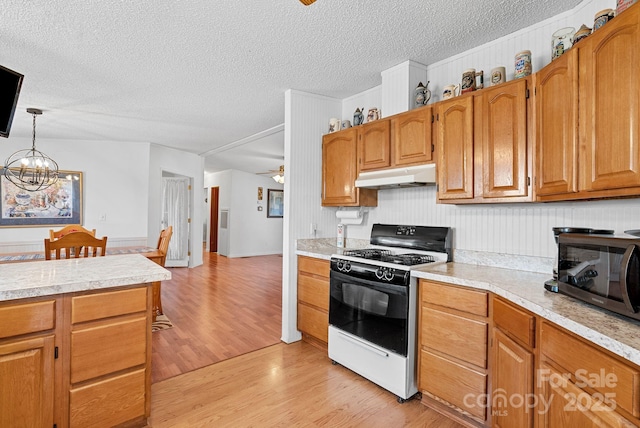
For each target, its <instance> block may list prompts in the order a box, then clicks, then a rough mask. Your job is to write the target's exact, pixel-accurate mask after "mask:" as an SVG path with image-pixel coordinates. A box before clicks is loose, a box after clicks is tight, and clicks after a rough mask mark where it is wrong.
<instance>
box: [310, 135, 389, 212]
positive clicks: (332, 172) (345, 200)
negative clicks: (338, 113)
mask: <svg viewBox="0 0 640 428" xmlns="http://www.w3.org/2000/svg"><path fill="white" fill-rule="evenodd" d="M356 178H358V128H356V127H353V128H349V129H346V130H344V131H339V132H334V133H331V134H327V135H325V136H323V137H322V205H323V206H372V207H373V206H376V205H377V204H378V193H377V191H376V190H372V189H358V188H356V187H355V181H356Z"/></svg>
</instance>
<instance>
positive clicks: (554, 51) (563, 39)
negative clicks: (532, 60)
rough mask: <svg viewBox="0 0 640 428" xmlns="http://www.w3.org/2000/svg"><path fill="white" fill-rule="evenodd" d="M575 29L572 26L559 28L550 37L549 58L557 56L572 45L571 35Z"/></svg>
mask: <svg viewBox="0 0 640 428" xmlns="http://www.w3.org/2000/svg"><path fill="white" fill-rule="evenodd" d="M574 34H575V29H574V28H573V27H565V28H561V29H559V30H558V31H556V32H555V33H553V36H552V38H551V60H552V61H553V60H554V59H556V58H558V57H559V56H560V55H562V54H563V53H565V52H566V51H568V50H569V48H571V46H573V35H574Z"/></svg>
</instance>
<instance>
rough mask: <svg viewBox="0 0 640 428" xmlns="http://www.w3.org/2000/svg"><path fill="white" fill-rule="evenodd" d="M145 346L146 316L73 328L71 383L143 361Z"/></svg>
mask: <svg viewBox="0 0 640 428" xmlns="http://www.w3.org/2000/svg"><path fill="white" fill-rule="evenodd" d="M146 348H147V318H146V317H137V318H129V319H125V320H120V321H117V322H113V323H110V324H101V325H97V326H89V327H87V328H82V329H78V330H76V331H72V332H71V383H77V382H82V381H84V380H87V379H92V378H95V377H98V376H102V375H105V374H108V373H113V372H116V371H118V370H123V369H128V368H131V367H135V366H137V365H141V364H144V363H145V362H146V358H147V355H146Z"/></svg>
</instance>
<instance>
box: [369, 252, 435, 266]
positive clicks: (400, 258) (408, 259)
mask: <svg viewBox="0 0 640 428" xmlns="http://www.w3.org/2000/svg"><path fill="white" fill-rule="evenodd" d="M380 260H381V261H383V262H388V263H395V264H398V265H405V266H413V265H420V264H424V263H433V262H435V261H436V259H435V258H434V257H433V256H429V255H422V254H390V255H388V256H383V257H382V258H381V259H380Z"/></svg>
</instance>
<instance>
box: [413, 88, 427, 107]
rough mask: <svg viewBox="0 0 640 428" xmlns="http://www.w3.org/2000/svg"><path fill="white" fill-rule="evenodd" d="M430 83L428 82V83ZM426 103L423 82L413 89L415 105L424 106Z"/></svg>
mask: <svg viewBox="0 0 640 428" xmlns="http://www.w3.org/2000/svg"><path fill="white" fill-rule="evenodd" d="M427 84H428V83H427ZM423 105H424V86H423V85H422V82H420V83H418V86H416V89H415V90H414V91H413V107H422V106H423Z"/></svg>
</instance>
